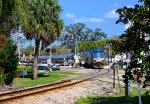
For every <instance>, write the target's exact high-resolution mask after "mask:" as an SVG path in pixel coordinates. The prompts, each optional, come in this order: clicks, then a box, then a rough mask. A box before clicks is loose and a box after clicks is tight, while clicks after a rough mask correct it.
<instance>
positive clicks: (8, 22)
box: [0, 0, 15, 36]
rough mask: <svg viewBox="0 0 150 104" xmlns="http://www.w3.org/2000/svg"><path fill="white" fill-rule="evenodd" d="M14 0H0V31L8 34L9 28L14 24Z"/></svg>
mask: <svg viewBox="0 0 150 104" xmlns="http://www.w3.org/2000/svg"><path fill="white" fill-rule="evenodd" d="M14 4H15V0H0V33H1V34H3V35H6V36H10V32H11V29H12V28H13V27H14V26H15V22H14V18H13V16H12V14H13V9H14Z"/></svg>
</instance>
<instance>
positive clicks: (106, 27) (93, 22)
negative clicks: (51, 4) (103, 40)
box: [59, 0, 138, 37]
mask: <svg viewBox="0 0 150 104" xmlns="http://www.w3.org/2000/svg"><path fill="white" fill-rule="evenodd" d="M59 3H60V5H61V7H62V9H63V11H62V14H61V16H62V19H63V20H64V23H65V25H69V24H74V23H77V22H81V23H85V24H86V26H87V27H89V28H91V29H95V28H101V29H102V31H103V32H105V33H106V34H107V35H108V37H111V36H112V35H121V34H122V33H123V32H124V30H125V26H124V25H123V24H121V23H120V24H115V22H116V20H117V19H118V15H117V14H116V13H115V10H116V9H118V8H121V7H123V6H130V7H132V6H134V5H135V4H137V3H138V0H59Z"/></svg>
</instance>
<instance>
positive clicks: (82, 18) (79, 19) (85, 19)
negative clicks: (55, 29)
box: [73, 17, 88, 23]
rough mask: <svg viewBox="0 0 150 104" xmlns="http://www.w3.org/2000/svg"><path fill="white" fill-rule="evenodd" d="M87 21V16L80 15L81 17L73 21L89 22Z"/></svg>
mask: <svg viewBox="0 0 150 104" xmlns="http://www.w3.org/2000/svg"><path fill="white" fill-rule="evenodd" d="M87 21H88V19H87V18H85V17H80V18H75V19H73V22H75V23H82V22H87Z"/></svg>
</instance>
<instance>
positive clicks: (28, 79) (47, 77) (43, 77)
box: [13, 71, 80, 87]
mask: <svg viewBox="0 0 150 104" xmlns="http://www.w3.org/2000/svg"><path fill="white" fill-rule="evenodd" d="M69 75H80V74H79V73H73V72H61V71H53V72H50V73H49V72H47V71H45V72H38V79H37V80H32V78H33V74H28V75H26V76H25V77H24V78H23V76H22V75H19V77H18V78H15V80H14V83H13V84H14V86H16V87H31V86H37V85H41V84H47V83H50V82H53V81H56V80H60V79H64V78H67V77H68V76H69Z"/></svg>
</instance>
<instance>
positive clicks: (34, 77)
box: [33, 40, 40, 80]
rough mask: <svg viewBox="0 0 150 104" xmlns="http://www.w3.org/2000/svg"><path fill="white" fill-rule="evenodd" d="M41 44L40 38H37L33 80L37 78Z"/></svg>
mask: <svg viewBox="0 0 150 104" xmlns="http://www.w3.org/2000/svg"><path fill="white" fill-rule="evenodd" d="M39 45H40V40H35V47H34V48H35V49H34V50H35V52H34V76H33V80H36V79H37V61H38V53H39Z"/></svg>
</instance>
